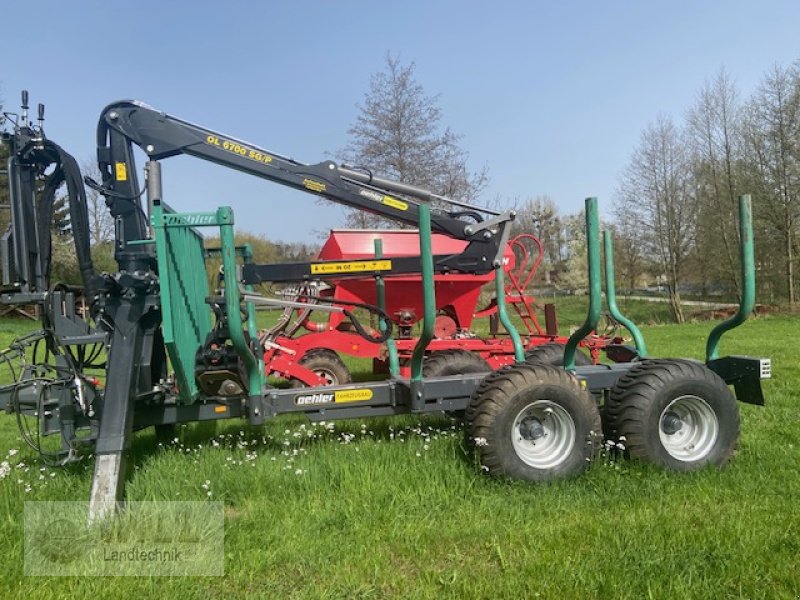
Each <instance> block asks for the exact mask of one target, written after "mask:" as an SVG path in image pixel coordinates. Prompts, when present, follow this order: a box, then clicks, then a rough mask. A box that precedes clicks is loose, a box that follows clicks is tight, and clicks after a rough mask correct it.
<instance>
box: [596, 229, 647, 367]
mask: <svg viewBox="0 0 800 600" xmlns="http://www.w3.org/2000/svg"><path fill="white" fill-rule="evenodd" d="M603 245H604V250H605V252H604V255H605V266H606V301H607V302H608V312H610V313H611V316H612V317H613V318H614V319H616V320H617V321H618V322H619V323H620V324H621V325H622V326H623V327H625V328H626V329H627V330H628V331H630V332H631V336H633V343H634V344H635V345H636V352H637V354H638V355H639V356H640V357H641V358H645V357H646V356H647V345H646V344H645V342H644V336H643V335H642V332H641V331H640V330H639V328H638V327H637V326H636V324H635V323H634V322H633V321H631V320H630V319H629V318H628V317H626V316H625V315H623V314H622V311H620V309H619V306H617V289H616V286H615V285H614V235H613V234H612V233H611V232H610V231H609V230H608V229H606V230H605V231H604V232H603Z"/></svg>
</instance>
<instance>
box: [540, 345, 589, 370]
mask: <svg viewBox="0 0 800 600" xmlns="http://www.w3.org/2000/svg"><path fill="white" fill-rule="evenodd" d="M525 362H526V363H528V364H540V365H552V366H554V367H563V366H564V344H559V343H558V342H548V343H546V344H542V345H541V346H536V347H534V348H531V349H530V350H528V351H527V352H526V353H525ZM591 364H593V363H592V359H591V358H589V357H588V356H586V355H585V354H584V353H583V352H581V351H580V350H578V351H576V352H575V365H576V366H578V367H585V366H587V365H591Z"/></svg>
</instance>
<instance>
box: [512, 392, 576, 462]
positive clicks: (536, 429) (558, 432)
mask: <svg viewBox="0 0 800 600" xmlns="http://www.w3.org/2000/svg"><path fill="white" fill-rule="evenodd" d="M576 437H577V434H576V432H575V422H574V421H573V420H572V416H571V415H570V414H569V413H568V412H567V410H566V409H565V408H564V407H563V406H561V405H560V404H556V403H555V402H551V401H550V400H537V401H536V402H531V403H530V404H528V405H527V406H526V407H525V408H523V409H522V410H521V411H520V412H519V414H517V417H516V419H514V426H513V428H512V430H511V443H512V445H513V446H514V451H515V452H516V453H517V456H519V458H520V460H522V462H524V463H525V464H526V465H528V466H530V467H533V468H535V469H552V468H553V467H557V466H558V465H560V464H561V463H563V462H564V461H565V460H567V457H568V456H569V455H570V452H572V449H573V447H574V446H575V439H576Z"/></svg>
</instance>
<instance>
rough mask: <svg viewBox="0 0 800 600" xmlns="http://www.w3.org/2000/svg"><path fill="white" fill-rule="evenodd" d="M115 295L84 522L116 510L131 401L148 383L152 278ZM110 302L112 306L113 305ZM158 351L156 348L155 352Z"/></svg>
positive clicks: (154, 315) (153, 323) (153, 324)
mask: <svg viewBox="0 0 800 600" xmlns="http://www.w3.org/2000/svg"><path fill="white" fill-rule="evenodd" d="M129 283H130V284H131V285H130V286H128V287H127V288H123V289H124V292H123V294H122V296H121V297H119V298H118V299H116V303H112V305H111V306H109V307H107V312H108V313H109V314H111V315H113V320H114V332H113V336H112V338H111V347H110V350H109V355H108V370H107V372H106V373H107V381H106V390H105V394H104V399H103V413H102V418H101V419H100V431H99V433H98V436H97V441H96V445H95V455H96V459H95V467H94V478H93V479H92V489H91V493H90V497H89V522H90V523H91V522H95V521H99V520H102V519H103V518H105V517H108V516H111V515H113V514H114V513H115V512H116V509H117V508H118V506H119V502H120V501H121V500H122V498H123V494H124V489H125V470H126V457H125V452H126V450H127V448H128V446H129V445H130V440H131V435H132V432H133V421H134V404H135V400H136V396H137V394H138V393H139V391H140V390H142V389H143V388H147V387H152V375H151V373H152V371H151V366H152V364H151V361H152V357H153V341H154V336H155V333H156V329H157V328H158V325H159V313H158V311H156V310H152V309H153V308H154V306H155V303H156V302H157V298H156V297H155V295H154V294H153V293H152V292H153V280H152V279H150V278H148V277H146V276H143V277H140V278H134V279H132V280H131V281H130V282H129ZM114 304H116V306H114ZM157 355H158V353H156V356H157Z"/></svg>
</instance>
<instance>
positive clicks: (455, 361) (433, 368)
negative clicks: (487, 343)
mask: <svg viewBox="0 0 800 600" xmlns="http://www.w3.org/2000/svg"><path fill="white" fill-rule="evenodd" d="M491 370H492V367H490V366H489V363H488V362H486V361H485V360H484V359H483V358H482V357H481V355H480V354H476V353H474V352H470V351H469V350H459V349H453V350H439V351H437V352H431V353H430V354H429V355H428V356H426V357H425V362H424V363H422V376H423V377H447V376H449V375H462V374H464V373H488V372H489V371H491Z"/></svg>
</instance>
